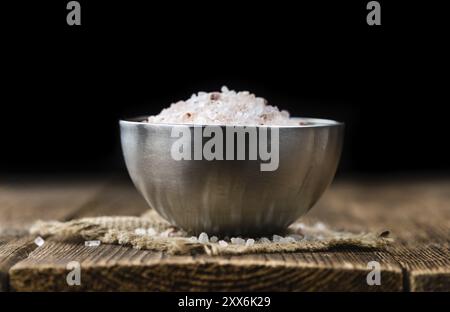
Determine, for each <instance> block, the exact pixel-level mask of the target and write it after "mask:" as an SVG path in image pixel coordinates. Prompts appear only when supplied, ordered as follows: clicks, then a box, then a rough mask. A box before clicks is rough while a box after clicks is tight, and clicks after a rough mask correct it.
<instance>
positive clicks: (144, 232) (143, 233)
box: [134, 228, 147, 235]
mask: <svg viewBox="0 0 450 312" xmlns="http://www.w3.org/2000/svg"><path fill="white" fill-rule="evenodd" d="M134 234H136V235H145V234H147V231H146V230H145V229H142V228H138V229H135V230H134Z"/></svg>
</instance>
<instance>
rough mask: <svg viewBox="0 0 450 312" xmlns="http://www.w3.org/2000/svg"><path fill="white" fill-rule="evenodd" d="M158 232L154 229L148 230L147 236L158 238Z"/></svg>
mask: <svg viewBox="0 0 450 312" xmlns="http://www.w3.org/2000/svg"><path fill="white" fill-rule="evenodd" d="M156 234H157V232H156V230H155V229H154V228H148V229H147V235H148V236H156Z"/></svg>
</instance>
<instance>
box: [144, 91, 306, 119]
mask: <svg viewBox="0 0 450 312" xmlns="http://www.w3.org/2000/svg"><path fill="white" fill-rule="evenodd" d="M147 121H148V122H149V123H178V124H179V123H181V124H206V125H224V124H227V125H229V124H231V125H244V126H245V125H297V126H299V125H303V124H305V122H299V121H298V120H295V119H290V118H289V113H288V112H287V111H280V110H279V109H278V108H277V107H275V106H271V105H267V101H266V100H265V99H264V98H261V97H256V96H255V95H254V94H252V93H250V92H248V91H241V92H236V91H234V90H228V88H227V87H222V89H221V92H211V93H206V92H198V93H197V94H193V95H192V96H191V98H190V99H188V100H186V101H179V102H176V103H173V104H172V105H171V106H170V107H169V108H166V109H163V110H162V111H161V113H159V115H156V116H150V117H149V118H148V120H147Z"/></svg>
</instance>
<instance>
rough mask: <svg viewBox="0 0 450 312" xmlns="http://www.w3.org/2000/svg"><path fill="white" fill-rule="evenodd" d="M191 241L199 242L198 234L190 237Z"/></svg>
mask: <svg viewBox="0 0 450 312" xmlns="http://www.w3.org/2000/svg"><path fill="white" fill-rule="evenodd" d="M189 242H190V243H198V240H197V237H196V236H191V237H189Z"/></svg>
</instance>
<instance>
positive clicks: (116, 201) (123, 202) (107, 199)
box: [72, 177, 149, 218]
mask: <svg viewBox="0 0 450 312" xmlns="http://www.w3.org/2000/svg"><path fill="white" fill-rule="evenodd" d="M148 209H149V206H148V204H147V203H146V202H145V200H144V198H143V197H142V196H141V195H140V194H139V193H138V191H137V190H136V188H135V187H134V185H133V183H132V182H131V180H130V179H129V178H125V177H122V178H113V179H111V180H109V181H107V183H105V185H104V186H103V187H102V188H101V189H100V190H99V192H97V193H96V194H95V196H93V197H92V198H91V199H90V200H89V201H87V202H86V203H84V204H83V205H82V207H81V208H80V209H78V210H76V211H75V212H74V215H73V216H72V217H73V218H84V217H98V216H139V215H141V214H142V213H144V212H145V211H146V210H148Z"/></svg>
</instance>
